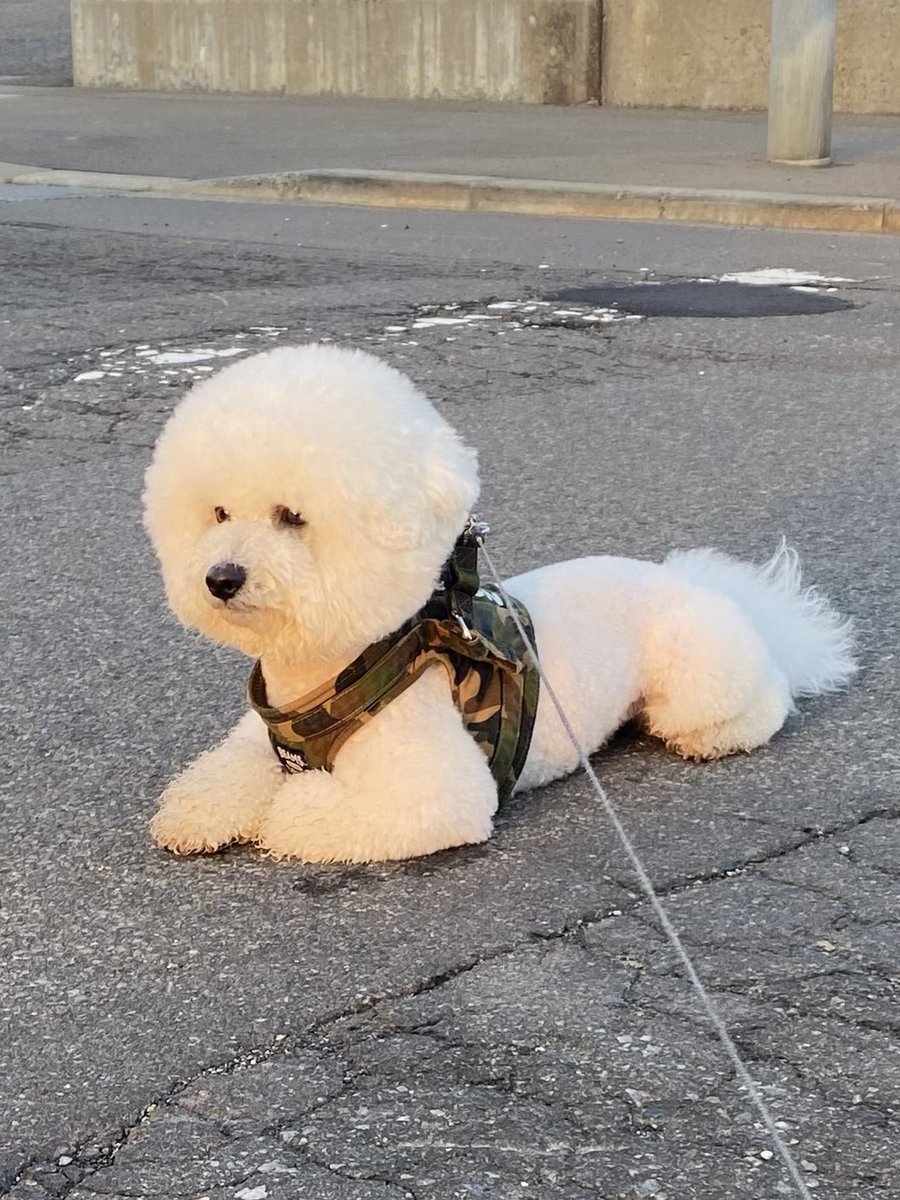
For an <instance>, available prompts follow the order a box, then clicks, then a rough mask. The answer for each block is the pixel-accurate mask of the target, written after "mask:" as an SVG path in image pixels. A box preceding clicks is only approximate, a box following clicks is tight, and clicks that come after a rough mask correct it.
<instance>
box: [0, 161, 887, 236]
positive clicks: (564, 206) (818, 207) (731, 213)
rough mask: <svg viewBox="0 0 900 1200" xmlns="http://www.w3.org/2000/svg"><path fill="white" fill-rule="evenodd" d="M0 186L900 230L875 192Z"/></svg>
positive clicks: (288, 174)
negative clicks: (815, 193) (863, 193)
mask: <svg viewBox="0 0 900 1200" xmlns="http://www.w3.org/2000/svg"><path fill="white" fill-rule="evenodd" d="M0 183H13V184H39V185H44V186H60V187H80V188H86V189H89V188H97V189H102V190H107V191H114V192H133V193H140V192H152V193H155V194H163V195H169V196H177V197H187V198H190V199H207V200H210V199H222V200H258V201H273V200H274V201H280V202H293V203H308V204H309V203H313V204H339V205H357V206H361V207H376V208H431V209H439V210H442V211H452V212H481V213H487V212H495V213H518V214H521V215H531V216H548V217H580V218H583V219H607V220H619V221H671V222H680V223H685V224H715V225H744V226H754V227H760V228H770V229H809V230H831V231H833V232H843V233H900V201H898V200H894V199H891V198H888V197H879V196H818V195H809V194H801V193H785V192H745V191H724V190H722V191H720V190H715V189H698V190H693V189H690V188H666V187H646V186H627V185H618V184H597V183H579V182H566V181H558V180H549V179H504V178H500V177H493V176H468V175H440V174H425V173H419V172H409V171H374V170H373V171H355V170H346V169H344V170H307V171H283V172H273V173H271V174H265V175H242V176H236V177H234V178H224V179H200V180H191V179H181V178H173V177H165V176H149V175H118V174H107V173H103V172H98V171H65V170H58V169H52V168H42V167H35V166H27V165H24V164H20V163H0Z"/></svg>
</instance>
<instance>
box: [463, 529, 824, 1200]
mask: <svg viewBox="0 0 900 1200" xmlns="http://www.w3.org/2000/svg"><path fill="white" fill-rule="evenodd" d="M478 545H479V549H480V550H481V553H482V554H483V555H484V559H485V562H486V563H487V565H488V567H489V569H490V572H491V575H493V577H494V583H495V584H496V586H497V590H498V591H499V593H500V595H501V596H502V598H503V602H504V604H506V606H507V608H508V609H509V611H510V614H511V615H512V618H513V620H514V621H515V624H516V628H517V629H518V631H519V636H520V637H521V638H522V640H523V641H524V642H525V645H526V646H527V647H528V651H529V653H530V654H531V657H532V660H533V661H534V665H535V669H536V670H537V673H538V677H539V679H540V681H541V686H542V687H543V688H544V689H545V690H546V692H547V695H548V696H549V697H550V699H551V701H552V702H553V707H554V708H555V709H556V711H557V713H558V714H559V719H560V721H562V724H563V728H564V729H565V731H566V733H567V734H568V736H569V739H570V741H571V742H572V745H573V746H574V747H575V750H576V751H577V753H578V757H579V759H580V760H581V765H582V767H584V769H585V771H586V772H587V775H588V778H589V779H590V781H591V783H592V784H593V785H594V789H595V791H596V792H597V795H598V796H599V797H600V801H601V803H602V804H603V808H604V810H605V812H606V815H607V817H608V818H609V821H610V824H611V825H612V827H613V829H614V830H615V832H616V836H617V837H618V839H619V841H620V842H621V843H622V848H623V849H624V851H625V853H626V855H627V856H628V860H629V862H630V863H631V865H632V867H633V868H634V870H635V874H636V875H637V877H638V881H639V882H640V885H641V890H642V891H643V893H644V895H645V896H646V897H647V899H648V900H649V902H650V905H651V907H652V908H653V911H654V913H655V914H656V918H657V920H658V921H659V923H660V926H661V927H662V930H663V932H664V933H665V935H666V937H667V938H668V939H669V942H670V943H671V945H672V947H673V949H674V950H675V952H676V953H677V955H678V957H679V958H680V959H681V962H682V965H683V966H684V969H685V971H686V972H687V976H688V978H689V979H690V981H691V983H692V985H693V987H694V991H695V992H696V993H697V996H698V998H699V1000H700V1003H701V1005H702V1006H703V1010H704V1012H705V1013H706V1015H707V1017H708V1018H709V1022H710V1024H711V1025H712V1027H713V1029H714V1030H715V1031H716V1033H717V1035H718V1037H719V1041H720V1042H721V1043H722V1045H723V1047H724V1049H725V1053H726V1054H727V1055H728V1057H729V1058H730V1059H731V1062H732V1063H733V1065H734V1069H735V1071H736V1072H737V1075H738V1078H739V1079H740V1081H741V1083H742V1084H743V1085H744V1088H745V1089H746V1092H747V1095H748V1096H749V1097H750V1100H751V1101H752V1103H753V1105H754V1107H755V1108H756V1110H757V1112H758V1113H759V1115H760V1117H761V1118H762V1121H763V1124H764V1125H765V1127H766V1129H767V1130H768V1132H769V1136H770V1137H771V1139H772V1143H773V1145H774V1146H775V1148H776V1150H777V1151H778V1153H779V1154H780V1155H781V1158H782V1161H783V1162H784V1165H785V1168H786V1169H787V1173H788V1175H789V1176H790V1178H791V1181H792V1183H793V1184H794V1187H795V1188H796V1189H797V1191H798V1192H799V1194H800V1196H801V1197H802V1200H813V1198H812V1193H811V1192H810V1191H809V1189H808V1188H807V1186H806V1184H805V1183H804V1182H803V1176H802V1175H801V1174H800V1171H799V1169H798V1167H797V1164H796V1162H795V1161H794V1156H793V1155H792V1154H791V1151H790V1148H789V1146H788V1144H787V1142H786V1141H785V1140H784V1138H783V1137H782V1136H781V1133H780V1131H779V1129H778V1127H777V1125H776V1124H775V1119H774V1117H773V1116H772V1114H771V1113H770V1112H769V1109H768V1106H767V1105H766V1102H765V1100H763V1098H762V1093H761V1092H760V1090H759V1087H758V1086H757V1084H756V1083H755V1081H754V1080H753V1077H752V1076H751V1074H750V1072H749V1071H748V1069H747V1067H746V1066H745V1064H744V1060H743V1059H742V1058H741V1054H740V1051H739V1050H738V1048H737V1046H736V1045H735V1044H734V1042H733V1041H732V1039H731V1035H730V1034H729V1032H728V1030H727V1029H726V1028H725V1022H724V1021H723V1020H722V1017H721V1016H720V1015H719V1010H718V1009H717V1008H716V1005H715V1002H714V1001H713V998H712V996H710V994H709V992H708V991H707V990H706V987H705V986H704V984H703V981H702V979H701V978H700V976H699V975H698V974H697V970H696V968H695V967H694V963H693V961H692V959H691V957H690V955H689V954H688V952H687V950H686V949H685V948H684V944H683V943H682V941H681V938H680V937H679V935H678V931H677V930H676V928H675V926H674V925H673V924H672V922H671V920H670V919H669V914H668V913H667V912H666V910H665V908H664V907H663V904H662V901H661V900H660V898H659V896H658V895H657V893H656V888H654V886H653V882H652V880H651V879H650V876H649V875H648V874H647V870H646V868H645V867H644V864H643V862H642V861H641V859H640V858H639V856H638V853H637V851H636V850H635V848H634V846H633V845H632V842H631V839H630V838H629V836H628V834H627V833H626V832H625V827H624V826H623V824H622V822H621V821H620V820H619V814H618V813H617V812H616V809H615V806H614V805H613V802H612V801H611V800H610V798H609V796H608V795H607V794H606V792H605V791H604V789H603V787H602V785H601V783H600V780H599V779H598V778H597V774H596V772H595V771H594V768H593V767H592V766H591V762H590V759H589V758H588V756H587V754H586V753H585V750H584V747H583V746H582V744H581V742H580V740H579V738H578V734H577V733H576V732H575V730H574V729H573V728H572V723H571V721H570V720H569V718H568V717H567V716H566V713H565V710H564V709H563V706H562V704H560V702H559V698H558V697H557V695H556V692H555V691H554V690H553V688H552V687H551V685H550V683H549V682H548V680H547V676H546V675H545V674H544V669H543V667H542V666H541V662H540V659H539V658H538V655H537V650H536V649H535V647H534V645H533V644H532V641H531V639H530V638H529V636H528V634H527V633H526V632H525V630H524V628H523V627H522V623H521V621H520V620H519V615H518V613H517V612H516V608H515V605H514V604H512V603H511V601H510V598H509V595H508V593H507V591H506V588H505V587H504V586H503V581H502V580H501V578H500V575H499V573H498V571H497V568H496V567H495V566H494V563H493V561H492V559H491V556H490V555H489V554H488V552H487V550H486V549H485V548H484V539H483V538H482V537H479V539H478Z"/></svg>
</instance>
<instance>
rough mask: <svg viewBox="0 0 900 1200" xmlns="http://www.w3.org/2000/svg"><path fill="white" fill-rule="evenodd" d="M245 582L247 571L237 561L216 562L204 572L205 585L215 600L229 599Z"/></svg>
mask: <svg viewBox="0 0 900 1200" xmlns="http://www.w3.org/2000/svg"><path fill="white" fill-rule="evenodd" d="M246 582H247V572H246V571H245V570H244V568H243V567H242V566H239V565H238V563H216V565H215V566H214V567H210V568H209V570H208V571H207V572H206V586H207V587H208V588H209V590H210V592H211V593H212V594H213V595H214V596H215V598H216V599H217V600H226V601H227V600H230V599H231V598H232V597H233V596H236V595H237V594H238V592H239V591H240V590H241V588H242V587H243V586H244V584H245V583H246Z"/></svg>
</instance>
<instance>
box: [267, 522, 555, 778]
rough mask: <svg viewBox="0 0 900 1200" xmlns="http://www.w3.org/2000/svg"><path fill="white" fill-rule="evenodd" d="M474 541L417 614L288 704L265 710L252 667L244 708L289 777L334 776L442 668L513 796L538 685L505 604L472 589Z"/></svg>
mask: <svg viewBox="0 0 900 1200" xmlns="http://www.w3.org/2000/svg"><path fill="white" fill-rule="evenodd" d="M477 536H479V534H477V533H473V532H472V529H471V527H467V530H466V531H465V532H464V534H463V535H462V536H461V538H460V539H459V540H458V541H457V544H456V547H455V548H454V552H453V554H452V555H451V558H450V560H449V561H448V563H447V565H446V566H445V568H444V573H443V576H442V583H443V586H442V587H439V588H437V589H436V590H435V592H434V593H433V594H432V597H431V599H430V600H429V601H428V603H427V604H426V605H425V607H424V608H423V609H422V610H420V612H418V613H417V614H416V615H415V616H414V617H413V618H412V619H411V620H410V621H408V622H407V623H406V624H405V625H404V626H402V627H401V628H400V629H399V630H397V632H396V633H394V634H391V635H390V636H389V637H387V638H385V639H383V640H382V641H380V642H376V643H374V644H373V645H371V646H369V647H367V649H366V650H364V651H363V653H362V654H361V655H360V656H359V657H358V658H356V659H354V661H353V662H352V663H350V665H349V666H348V667H346V668H345V669H344V670H343V671H342V672H341V673H340V675H338V676H336V678H334V679H333V680H331V681H329V682H328V683H325V684H323V685H322V686H321V687H319V688H317V689H315V690H314V691H313V692H310V693H309V694H307V695H306V696H304V697H302V698H301V699H300V700H298V701H296V702H295V703H293V704H291V705H289V706H288V707H286V708H283V709H278V708H274V707H272V706H270V705H269V704H268V700H267V697H266V686H265V679H264V677H263V673H262V667H261V665H260V663H258V662H257V663H256V665H255V666H254V668H253V671H252V673H251V676H250V682H249V687H248V693H249V699H250V703H251V705H252V706H253V708H254V709H255V710H256V711H257V712H258V713H259V715H260V716H261V717H262V719H263V720H264V721H265V723H266V725H267V726H268V729H269V740H270V742H271V744H272V747H273V749H274V751H275V753H276V755H277V756H278V758H279V760H280V761H281V764H282V766H283V767H284V769H285V770H286V771H289V772H299V771H307V770H322V769H324V770H332V769H333V766H334V760H335V757H336V755H337V753H338V751H339V750H340V748H341V746H342V745H343V744H344V743H345V742H346V741H347V739H348V738H349V737H351V736H352V735H353V734H354V733H355V732H356V731H357V730H358V729H360V728H361V727H362V726H363V725H364V724H366V723H367V722H368V721H370V720H372V719H373V717H375V716H376V715H377V714H378V713H379V712H381V710H382V709H383V708H385V707H386V706H387V705H388V704H389V703H390V702H391V701H392V700H394V699H396V698H397V697H398V696H400V695H402V694H403V692H405V691H406V689H407V688H408V687H410V686H411V685H412V684H413V683H415V682H416V680H417V679H419V678H420V677H421V676H422V674H423V673H424V672H425V671H426V670H427V669H428V668H429V667H431V666H432V665H433V664H434V663H436V662H439V663H440V664H441V665H442V667H443V668H444V669H445V670H446V671H447V675H448V678H449V682H450V688H451V691H452V693H453V699H454V702H455V704H456V706H457V708H458V709H459V711H460V713H461V715H462V719H463V723H464V725H465V727H466V729H467V731H468V732H469V733H470V734H471V736H472V737H473V738H474V739H475V741H476V742H477V743H478V745H479V746H480V747H481V749H482V750H483V751H484V753H485V754H486V755H487V757H488V762H489V766H490V769H491V772H492V774H493V775H494V778H495V780H496V782H497V789H498V793H499V795H500V798H501V799H505V798H506V797H507V796H509V795H510V794H511V792H512V791H513V788H514V787H515V784H516V781H517V780H518V777H519V775H520V774H521V771H522V767H523V766H524V764H525V758H526V756H527V753H528V748H529V746H530V743H531V735H532V732H533V729H534V720H535V716H536V713H537V701H538V691H539V688H540V680H539V677H538V675H537V672H536V670H535V669H534V666H533V662H532V658H531V654H530V651H529V650H528V648H527V645H526V643H525V642H523V640H522V637H521V634H520V633H519V632H518V628H517V624H516V620H515V617H513V615H512V613H511V612H510V608H509V607H508V605H507V603H506V601H505V600H504V598H503V597H501V595H500V593H499V592H498V591H497V590H496V589H494V588H491V587H482V588H479V587H478V573H477V555H478V544H477V540H476V538H477ZM473 586H474V591H470V590H469V589H470V588H472V587H473ZM509 603H510V604H512V605H513V606H514V607H515V611H516V616H517V617H518V619H519V624H520V625H521V626H522V627H523V628H525V630H526V632H527V633H528V636H529V637H531V638H532V639H533V637H534V631H533V628H532V625H531V620H530V618H529V615H528V612H527V611H526V609H525V608H524V606H523V605H522V604H520V603H519V601H517V600H515V599H511V598H510V599H509Z"/></svg>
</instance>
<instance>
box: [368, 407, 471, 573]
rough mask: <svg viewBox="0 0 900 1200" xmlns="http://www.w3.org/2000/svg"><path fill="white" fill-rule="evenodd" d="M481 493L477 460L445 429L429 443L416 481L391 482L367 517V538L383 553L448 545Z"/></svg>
mask: <svg viewBox="0 0 900 1200" xmlns="http://www.w3.org/2000/svg"><path fill="white" fill-rule="evenodd" d="M479 490H480V484H479V480H478V455H477V454H476V453H475V451H474V450H472V449H470V448H469V447H468V446H466V445H464V444H463V442H462V440H461V439H460V438H459V437H458V435H457V434H456V433H455V432H454V431H453V430H452V429H450V428H449V426H443V427H441V428H439V429H437V430H436V431H435V433H434V435H433V437H432V439H431V444H430V446H429V448H428V450H427V452H426V455H425V462H424V463H423V464H422V468H421V473H420V474H419V477H418V480H416V481H412V480H409V481H395V486H394V487H392V488H391V489H389V490H388V491H387V492H386V493H385V494H384V495H383V497H382V502H381V504H380V505H379V511H377V512H372V513H371V514H370V515H369V519H368V520H367V522H366V524H367V528H368V532H369V536H370V537H371V538H372V540H373V541H374V542H375V543H376V544H377V545H379V546H383V547H384V548H385V549H386V550H415V549H416V548H418V547H419V546H423V545H424V544H425V543H426V541H427V540H428V539H430V538H434V537H437V539H438V540H439V541H440V542H441V543H442V545H443V543H446V542H449V543H451V544H452V541H453V539H454V538H455V537H456V535H457V534H458V533H459V532H460V530H461V529H462V527H463V525H464V524H465V521H466V517H467V516H468V515H469V513H470V512H471V510H472V506H473V504H474V503H475V501H476V500H477V499H478V492H479Z"/></svg>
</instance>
